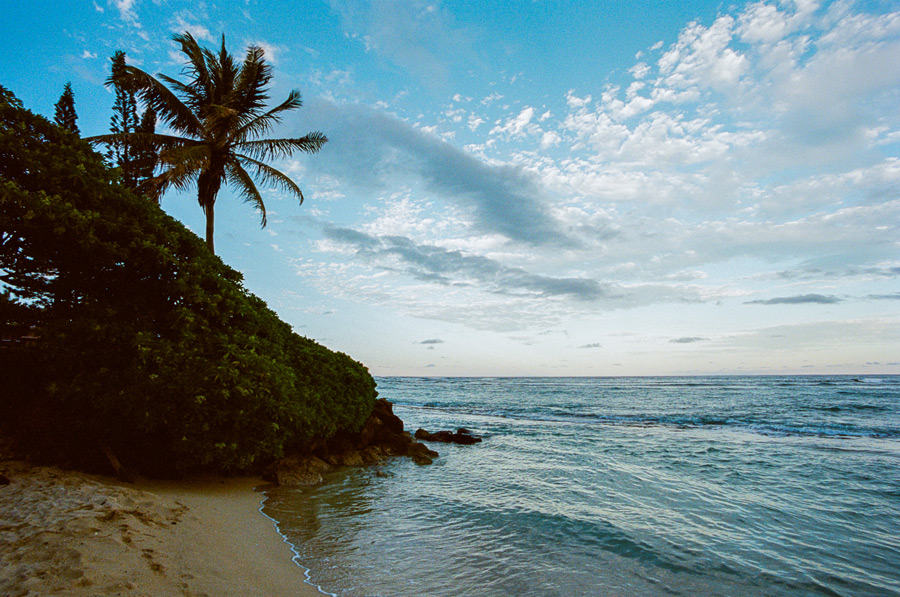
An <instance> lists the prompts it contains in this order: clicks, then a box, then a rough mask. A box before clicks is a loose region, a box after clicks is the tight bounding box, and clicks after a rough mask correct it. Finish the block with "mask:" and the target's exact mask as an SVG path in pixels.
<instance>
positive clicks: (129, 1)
mask: <svg viewBox="0 0 900 597" xmlns="http://www.w3.org/2000/svg"><path fill="white" fill-rule="evenodd" d="M136 2H137V0H109V3H110V4H111V5H112V6H113V7H115V9H116V10H118V11H119V18H120V19H122V20H123V21H125V22H128V23H131V24H133V25H138V26H139V23H138V22H137V14H136V12H135V3H136Z"/></svg>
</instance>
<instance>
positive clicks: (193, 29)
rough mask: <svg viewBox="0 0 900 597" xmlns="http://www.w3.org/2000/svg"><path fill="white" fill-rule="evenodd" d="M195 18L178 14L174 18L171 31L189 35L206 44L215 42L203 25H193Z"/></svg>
mask: <svg viewBox="0 0 900 597" xmlns="http://www.w3.org/2000/svg"><path fill="white" fill-rule="evenodd" d="M195 20H196V17H194V15H191V14H187V15H185V14H179V15H176V16H175V22H174V24H173V25H172V31H174V32H175V33H185V32H187V33H190V34H191V35H192V36H193V37H194V38H195V39H197V40H201V41H207V42H215V41H216V39H215V38H214V37H213V34H212V33H211V32H210V30H209V29H208V28H207V27H205V26H204V25H200V24H199V23H193V22H191V21H195Z"/></svg>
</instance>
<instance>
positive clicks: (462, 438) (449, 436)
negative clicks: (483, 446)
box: [416, 429, 481, 446]
mask: <svg viewBox="0 0 900 597" xmlns="http://www.w3.org/2000/svg"><path fill="white" fill-rule="evenodd" d="M463 432H465V433H463ZM416 439H421V440H424V441H426V442H443V443H445V444H460V445H463V446H470V445H472V444H477V443H478V442H480V441H481V438H480V437H478V436H477V435H471V432H469V430H468V429H459V430H458V431H457V432H456V433H454V432H452V431H436V432H434V433H430V432H428V431H426V430H425V429H417V430H416Z"/></svg>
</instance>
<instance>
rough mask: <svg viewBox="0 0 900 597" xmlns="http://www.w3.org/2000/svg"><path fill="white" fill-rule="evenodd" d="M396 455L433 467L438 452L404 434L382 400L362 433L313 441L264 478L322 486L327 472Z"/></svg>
mask: <svg viewBox="0 0 900 597" xmlns="http://www.w3.org/2000/svg"><path fill="white" fill-rule="evenodd" d="M479 441H481V440H479ZM395 456H408V457H409V458H412V460H413V462H415V463H416V464H423V465H424V464H431V463H432V462H433V461H434V459H435V458H437V457H438V453H437V452H435V451H434V450H432V449H430V448H428V447H427V446H425V445H424V444H421V443H419V442H417V441H416V440H415V439H414V438H413V437H412V436H411V435H410V434H409V432H408V431H404V430H403V421H402V420H401V419H400V417H398V416H397V415H395V414H394V409H393V406H392V405H391V403H390V402H388V401H387V400H385V399H383V398H381V399H378V400H376V401H375V408H374V409H373V410H372V414H371V415H369V418H368V419H367V420H366V423H365V424H364V425H363V427H362V429H360V430H359V432H357V433H346V432H340V433H337V434H336V435H335V436H334V437H332V438H329V439H328V440H324V441H322V440H320V441H316V442H313V443H312V444H310V445H309V446H307V447H306V449H305V450H303V452H302V453H299V454H293V455H290V456H287V457H285V458H282V459H281V460H278V461H277V462H275V463H274V464H272V465H271V466H270V467H268V469H266V470H265V471H264V473H263V478H264V479H265V480H267V481H271V482H273V483H278V484H279V485H288V486H302V485H318V484H320V483H322V482H323V481H324V477H323V475H324V473H326V472H328V471H329V470H331V469H333V468H335V467H339V466H362V465H367V464H376V463H378V462H382V461H384V460H387V459H388V458H392V457H395Z"/></svg>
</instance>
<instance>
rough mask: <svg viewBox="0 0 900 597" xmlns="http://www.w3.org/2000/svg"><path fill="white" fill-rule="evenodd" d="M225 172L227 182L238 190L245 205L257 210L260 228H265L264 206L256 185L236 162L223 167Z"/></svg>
mask: <svg viewBox="0 0 900 597" xmlns="http://www.w3.org/2000/svg"><path fill="white" fill-rule="evenodd" d="M225 171H226V174H227V177H228V182H229V183H230V184H233V185H235V186H236V187H237V188H238V189H239V191H240V193H241V197H242V198H243V199H244V201H245V202H246V203H251V204H252V205H253V206H254V207H255V208H256V209H258V210H259V212H260V216H261V218H260V226H262V227H263V228H265V227H266V204H265V203H264V202H263V198H262V195H260V193H259V189H257V188H256V184H254V182H253V178H252V177H251V176H250V175H249V174H248V173H247V171H246V170H244V168H243V167H242V166H241V165H240V164H239V163H238V162H236V161H232V162H229V163H228V165H227V166H226V167H225Z"/></svg>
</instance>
